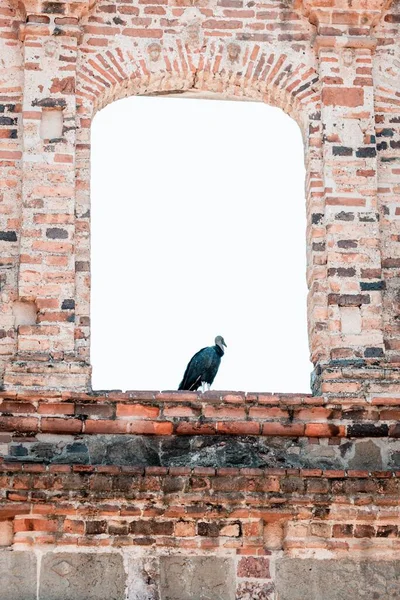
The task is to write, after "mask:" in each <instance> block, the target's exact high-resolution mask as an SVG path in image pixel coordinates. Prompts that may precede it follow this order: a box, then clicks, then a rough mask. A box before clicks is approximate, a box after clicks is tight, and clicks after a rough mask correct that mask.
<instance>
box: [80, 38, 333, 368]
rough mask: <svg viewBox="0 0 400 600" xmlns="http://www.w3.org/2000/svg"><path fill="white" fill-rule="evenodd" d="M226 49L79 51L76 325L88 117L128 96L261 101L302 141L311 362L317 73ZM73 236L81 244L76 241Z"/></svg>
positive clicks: (84, 250) (243, 49)
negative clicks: (295, 128) (151, 55)
mask: <svg viewBox="0 0 400 600" xmlns="http://www.w3.org/2000/svg"><path fill="white" fill-rule="evenodd" d="M152 44H154V48H155V49H156V50H157V51H160V59H161V60H159V61H157V62H158V64H157V66H156V68H152V63H151V61H150V60H149V59H148V58H146V53H147V51H148V48H149V46H151V45H152ZM228 45H229V44H222V43H221V42H216V41H212V42H210V44H209V45H208V46H207V48H206V49H205V51H204V52H203V53H202V54H201V56H200V57H199V56H196V55H193V54H192V53H191V52H190V51H188V49H187V48H185V49H184V48H183V46H180V44H179V40H178V41H177V43H176V47H175V48H173V49H171V48H168V49H164V50H163V47H162V46H161V44H158V43H157V42H153V43H150V44H148V45H147V46H146V48H145V49H144V50H142V51H141V52H140V51H138V52H137V54H136V56H135V55H134V54H133V53H132V51H131V50H123V49H121V48H120V47H115V48H113V49H107V50H106V51H102V52H97V53H96V54H91V55H88V56H84V55H83V54H81V56H80V64H79V69H78V73H77V90H76V98H77V105H78V116H79V125H80V126H79V127H78V130H77V149H76V158H77V170H76V184H77V192H76V194H77V215H78V227H77V231H76V238H77V241H78V244H77V265H78V270H77V274H76V303H77V312H78V314H80V315H84V317H85V318H84V319H83V320H82V319H81V322H83V323H85V322H87V323H88V324H89V321H90V311H89V292H88V288H89V284H90V281H89V274H88V270H89V265H90V253H89V245H88V243H87V238H86V236H87V232H88V231H89V230H90V217H89V216H88V215H90V168H89V167H90V127H91V123H92V120H93V118H94V116H95V114H96V112H97V111H99V110H101V109H102V108H104V107H105V106H107V105H108V104H110V103H111V102H114V101H116V100H119V99H121V98H124V97H128V96H132V95H166V94H177V93H182V94H186V96H187V97H190V96H191V95H193V96H194V97H197V98H198V97H203V98H219V99H226V100H232V99H236V100H240V99H241V100H250V101H258V102H265V103H267V104H269V105H272V106H276V107H279V108H281V109H282V110H283V111H284V112H286V113H287V114H288V115H289V116H291V117H292V118H293V119H294V120H295V121H296V122H297V123H298V125H299V127H300V129H301V131H302V135H303V140H304V148H305V163H306V168H307V173H306V182H305V184H306V185H305V187H306V206H307V249H308V251H307V265H308V266H307V281H308V285H309V289H310V294H309V302H308V326H309V340H310V353H311V358H312V360H313V361H316V360H317V359H320V358H322V357H324V355H325V353H326V352H327V348H328V344H327V343H326V342H325V337H324V330H325V328H324V324H323V323H322V320H323V319H322V318H321V314H322V313H323V311H324V309H325V304H326V297H324V296H323V295H321V294H315V293H314V291H315V289H314V282H315V281H316V279H318V277H319V275H318V270H319V269H320V267H319V265H320V263H321V262H323V259H321V254H323V253H324V251H325V230H324V227H323V225H321V224H318V225H317V226H315V224H314V223H313V221H312V215H313V213H320V212H321V195H320V194H319V193H318V192H319V188H320V186H321V185H322V184H321V181H322V175H321V172H322V156H321V137H322V132H321V125H320V107H321V97H320V82H319V78H318V74H317V72H316V70H315V69H314V68H313V67H310V62H311V61H310V60H308V61H306V60H304V61H302V60H299V59H298V55H297V54H295V55H292V56H291V55H290V54H289V53H284V52H277V51H274V50H273V49H268V50H267V49H265V48H263V47H261V46H260V45H255V44H242V45H239V44H237V45H236V47H234V48H228ZM238 49H239V51H240V59H238V61H237V62H236V61H234V62H233V61H232V60H230V58H229V52H231V55H232V53H233V56H234V52H236V51H237V50H238ZM308 58H309V57H308ZM80 238H81V241H82V243H80V242H79V239H80ZM305 241H306V240H305ZM315 255H317V259H315V258H314V257H315ZM318 285H319V288H318V291H319V292H321V291H324V290H322V289H321V287H322V284H321V283H319V284H318ZM321 297H322V298H323V300H322V304H323V309H322V311H321ZM317 315H318V316H317ZM315 328H317V329H318V331H319V335H318V336H316V335H315V333H314V331H315ZM89 335H90V328H89V325H87V326H86V325H82V326H80V327H78V328H77V332H76V347H77V348H76V349H77V352H78V353H79V354H80V355H81V356H82V357H84V358H85V359H88V358H89V344H88V340H89Z"/></svg>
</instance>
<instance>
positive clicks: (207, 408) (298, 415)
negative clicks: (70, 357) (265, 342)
mask: <svg viewBox="0 0 400 600" xmlns="http://www.w3.org/2000/svg"><path fill="white" fill-rule="evenodd" d="M329 404H330V405H329V406H308V407H299V406H293V407H286V406H284V405H281V406H265V405H264V406H251V405H250V406H249V405H242V406H239V405H238V404H237V405H234V406H232V405H229V404H227V403H225V404H222V403H220V404H218V405H216V404H215V403H211V404H209V403H206V402H201V401H199V402H191V403H189V402H185V403H180V404H176V403H174V404H173V403H171V404H169V403H163V402H158V403H156V402H147V403H140V404H139V403H127V402H124V403H116V402H111V401H109V402H101V403H100V402H91V403H90V402H86V403H80V402H76V403H74V402H68V401H65V402H37V401H34V402H28V401H20V400H17V401H15V400H3V401H1V400H0V414H3V415H35V414H38V415H51V416H56V415H57V416H68V417H70V416H77V417H97V418H100V419H110V418H111V419H112V418H115V417H121V418H124V417H128V418H140V419H157V418H162V417H165V418H166V419H168V418H204V419H215V418H225V419H247V418H250V419H274V420H278V419H279V420H285V419H286V420H290V421H310V420H323V421H325V420H327V419H335V420H337V419H339V420H340V419H346V420H347V421H350V420H355V421H360V420H368V421H388V420H389V421H390V420H393V419H395V420H400V407H393V406H389V407H378V406H369V405H365V404H364V405H359V404H354V405H351V406H348V407H347V406H346V407H343V406H340V405H336V404H334V403H329Z"/></svg>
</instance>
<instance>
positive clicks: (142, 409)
mask: <svg viewBox="0 0 400 600" xmlns="http://www.w3.org/2000/svg"><path fill="white" fill-rule="evenodd" d="M159 414H160V409H159V408H158V407H157V406H148V405H146V404H118V406H117V417H141V418H148V419H156V418H157V417H158V415H159Z"/></svg>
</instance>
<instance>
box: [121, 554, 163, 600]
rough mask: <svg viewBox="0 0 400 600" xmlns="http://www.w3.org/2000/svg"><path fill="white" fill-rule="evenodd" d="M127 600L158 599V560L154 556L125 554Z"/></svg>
mask: <svg viewBox="0 0 400 600" xmlns="http://www.w3.org/2000/svg"><path fill="white" fill-rule="evenodd" d="M126 565H127V571H128V580H127V600H160V594H159V585H160V561H159V559H158V558H156V557H152V556H149V557H144V558H139V557H138V556H136V555H131V556H127V558H126Z"/></svg>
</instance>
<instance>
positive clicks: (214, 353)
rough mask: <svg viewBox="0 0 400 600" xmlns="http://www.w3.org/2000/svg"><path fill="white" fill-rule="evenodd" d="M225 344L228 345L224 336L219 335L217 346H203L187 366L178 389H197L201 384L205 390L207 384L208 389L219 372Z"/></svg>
mask: <svg viewBox="0 0 400 600" xmlns="http://www.w3.org/2000/svg"><path fill="white" fill-rule="evenodd" d="M224 346H225V348H226V347H227V346H226V344H225V341H224V338H223V337H222V336H220V335H217V337H216V338H215V346H208V347H207V348H202V349H201V350H199V351H198V352H196V354H195V355H194V356H193V357H192V359H191V360H190V361H189V364H188V366H187V367H186V371H185V374H184V376H183V379H182V381H181V383H180V384H179V388H178V390H190V391H192V392H193V391H195V390H197V389H198V388H199V387H200V385H201V387H202V391H203V392H204V391H205V386H206V384H207V385H208V389H210V385H211V384H212V382H213V381H214V379H215V376H216V374H217V372H218V369H219V365H220V362H221V358H222V357H223V355H224Z"/></svg>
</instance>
